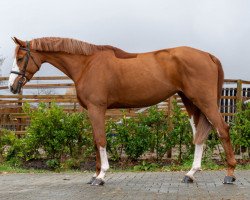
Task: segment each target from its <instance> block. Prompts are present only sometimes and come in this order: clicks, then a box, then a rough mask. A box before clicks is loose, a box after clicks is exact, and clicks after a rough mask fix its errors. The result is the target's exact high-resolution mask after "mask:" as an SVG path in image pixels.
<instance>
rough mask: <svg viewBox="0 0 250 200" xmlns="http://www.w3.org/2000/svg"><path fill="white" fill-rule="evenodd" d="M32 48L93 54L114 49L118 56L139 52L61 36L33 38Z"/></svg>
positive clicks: (123, 56)
mask: <svg viewBox="0 0 250 200" xmlns="http://www.w3.org/2000/svg"><path fill="white" fill-rule="evenodd" d="M31 45H32V49H34V50H37V51H47V52H65V53H69V54H83V55H93V54H94V53H96V52H98V51H105V50H112V51H114V53H115V55H116V57H118V58H134V57H136V56H137V54H134V53H127V52H125V51H123V50H121V49H118V48H116V47H113V46H109V45H94V44H89V43H87V42H83V41H80V40H75V39H70V38H59V37H44V38H37V39H33V40H31Z"/></svg>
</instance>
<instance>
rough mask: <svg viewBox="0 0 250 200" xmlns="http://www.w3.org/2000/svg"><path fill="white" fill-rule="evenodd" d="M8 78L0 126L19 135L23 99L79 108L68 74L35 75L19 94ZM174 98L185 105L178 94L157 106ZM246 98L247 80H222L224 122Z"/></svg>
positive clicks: (24, 119)
mask: <svg viewBox="0 0 250 200" xmlns="http://www.w3.org/2000/svg"><path fill="white" fill-rule="evenodd" d="M7 81H8V77H0V128H7V129H10V130H14V131H15V132H16V134H18V135H21V134H24V133H25V129H26V127H27V126H28V125H29V117H28V116H27V115H26V114H25V113H23V111H22V106H23V103H25V102H27V103H30V104H31V106H34V107H36V106H37V104H38V103H39V102H46V103H51V102H56V103H57V104H58V105H60V106H62V107H63V109H64V110H65V111H67V112H77V111H80V110H81V107H80V106H79V104H78V102H77V99H76V96H75V94H74V89H73V88H74V84H73V82H72V81H71V80H70V79H69V78H68V77H65V76H51V77H34V78H33V79H32V81H31V82H30V83H28V84H27V85H25V87H24V89H23V93H22V94H19V95H13V94H10V92H9V91H8V87H7ZM173 98H175V99H176V100H177V102H178V104H179V105H181V106H182V108H183V109H184V106H183V104H182V101H181V99H180V97H179V96H178V95H175V96H174V97H172V98H170V99H167V100H166V101H164V102H162V103H160V104H158V107H159V108H161V109H164V110H166V114H169V113H170V112H171V107H172V106H171V105H172V103H171V102H172V100H173ZM247 99H250V81H243V80H225V84H224V89H223V92H222V99H221V107H220V110H221V113H222V115H223V116H224V117H225V119H226V121H227V122H229V121H230V120H232V117H233V115H234V113H235V112H236V103H237V102H241V101H244V100H247ZM146 109H147V108H142V109H127V115H128V116H135V115H137V113H139V112H144V111H145V110H146ZM106 115H107V117H112V118H120V117H122V116H123V112H122V111H121V110H119V109H112V110H108V112H107V114H106Z"/></svg>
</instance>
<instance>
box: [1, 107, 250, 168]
mask: <svg viewBox="0 0 250 200" xmlns="http://www.w3.org/2000/svg"><path fill="white" fill-rule="evenodd" d="M24 111H25V112H26V113H27V114H28V115H29V116H30V118H31V121H30V126H29V127H28V129H27V134H26V135H25V136H24V137H23V138H17V137H16V136H15V134H14V133H13V132H11V131H7V130H0V161H7V162H10V163H11V164H13V165H20V164H21V163H22V162H25V161H28V160H31V159H45V160H47V165H48V166H49V167H50V168H60V167H63V168H70V167H79V165H80V162H81V161H85V160H86V159H89V158H91V159H92V160H93V159H94V158H93V157H94V154H95V152H94V149H93V136H92V130H91V125H90V122H89V120H88V117H87V114H86V113H85V112H83V113H65V112H64V111H63V110H62V108H61V107H59V106H58V105H56V104H50V105H47V104H44V103H41V104H39V106H38V108H37V109H31V107H30V106H29V105H28V104H25V106H24ZM172 113H173V114H172V116H166V115H165V113H164V111H161V110H158V109H157V107H156V106H153V107H150V108H149V109H148V112H147V113H146V114H139V115H138V116H137V117H133V118H128V117H127V116H126V113H125V112H124V116H123V118H122V119H120V120H119V121H117V120H113V119H110V120H108V121H107V122H106V133H107V140H108V145H107V150H108V153H109V157H110V159H111V160H113V161H119V160H121V158H122V155H125V156H126V158H127V159H130V160H132V161H134V160H138V159H139V158H140V157H141V156H142V155H143V154H145V153H152V152H154V153H156V160H157V161H159V160H161V159H162V158H163V156H164V155H165V154H166V152H167V151H168V150H170V149H171V148H173V147H177V149H178V152H177V157H176V158H173V159H176V160H177V161H178V162H179V163H182V162H183V161H184V160H190V159H192V156H193V151H194V145H192V132H191V127H190V124H189V121H188V116H187V115H186V113H185V112H182V111H181V109H180V107H179V106H178V105H177V103H176V102H174V104H173V112H172ZM168 117H169V118H168ZM168 123H170V124H171V126H170V125H169V124H168ZM231 126H232V127H231V137H232V142H233V145H234V147H235V148H236V147H238V146H243V147H249V146H250V143H249V135H250V134H249V131H250V104H248V108H247V109H246V110H244V111H241V112H239V113H237V114H236V117H235V120H234V122H233V123H232V125H231ZM171 127H172V128H171ZM217 144H219V141H218V138H217V135H216V134H215V133H212V134H210V137H209V140H208V142H207V147H206V149H205V158H206V157H207V158H209V159H210V158H211V154H212V152H213V150H214V148H216V145H217Z"/></svg>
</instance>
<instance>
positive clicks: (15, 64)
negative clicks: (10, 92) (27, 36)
mask: <svg viewBox="0 0 250 200" xmlns="http://www.w3.org/2000/svg"><path fill="white" fill-rule="evenodd" d="M11 71H16V72H20V70H19V67H18V66H17V63H16V58H14V62H13V66H12V69H11ZM17 76H18V75H17V74H13V73H11V74H10V77H9V83H8V87H9V89H10V87H11V86H12V85H13V84H14V82H15V80H16V78H17Z"/></svg>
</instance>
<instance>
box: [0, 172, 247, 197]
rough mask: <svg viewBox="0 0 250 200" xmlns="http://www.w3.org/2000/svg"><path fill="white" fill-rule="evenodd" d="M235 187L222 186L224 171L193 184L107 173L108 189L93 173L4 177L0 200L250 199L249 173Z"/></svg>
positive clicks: (175, 175) (177, 176)
mask: <svg viewBox="0 0 250 200" xmlns="http://www.w3.org/2000/svg"><path fill="white" fill-rule="evenodd" d="M236 175H237V181H236V183H235V184H234V185H223V184H222V181H223V178H224V171H203V172H200V173H198V174H197V176H196V178H197V181H196V182H195V183H193V184H184V183H181V180H182V178H183V176H184V173H183V172H153V173H150V172H146V173H144V172H141V173H132V172H124V173H108V174H107V177H106V180H107V182H106V184H105V186H97V187H96V186H90V185H87V184H86V182H87V181H88V180H89V178H90V177H91V174H90V173H69V174H64V173H60V174H55V173H51V174H1V175H0V199H1V200H2V199H4V200H7V199H11V200H22V199H25V200H31V199H36V200H40V199H42V200H45V199H46V200H48V199H53V200H57V199H58V200H65V199H70V200H74V199H90V200H95V199H96V200H97V199H102V200H106V199H115V200H116V199H126V200H127V199H138V200H139V199H150V200H152V199H199V200H200V199H223V200H225V199H237V200H238V199H246V200H247V199H250V170H245V171H237V172H236Z"/></svg>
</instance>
